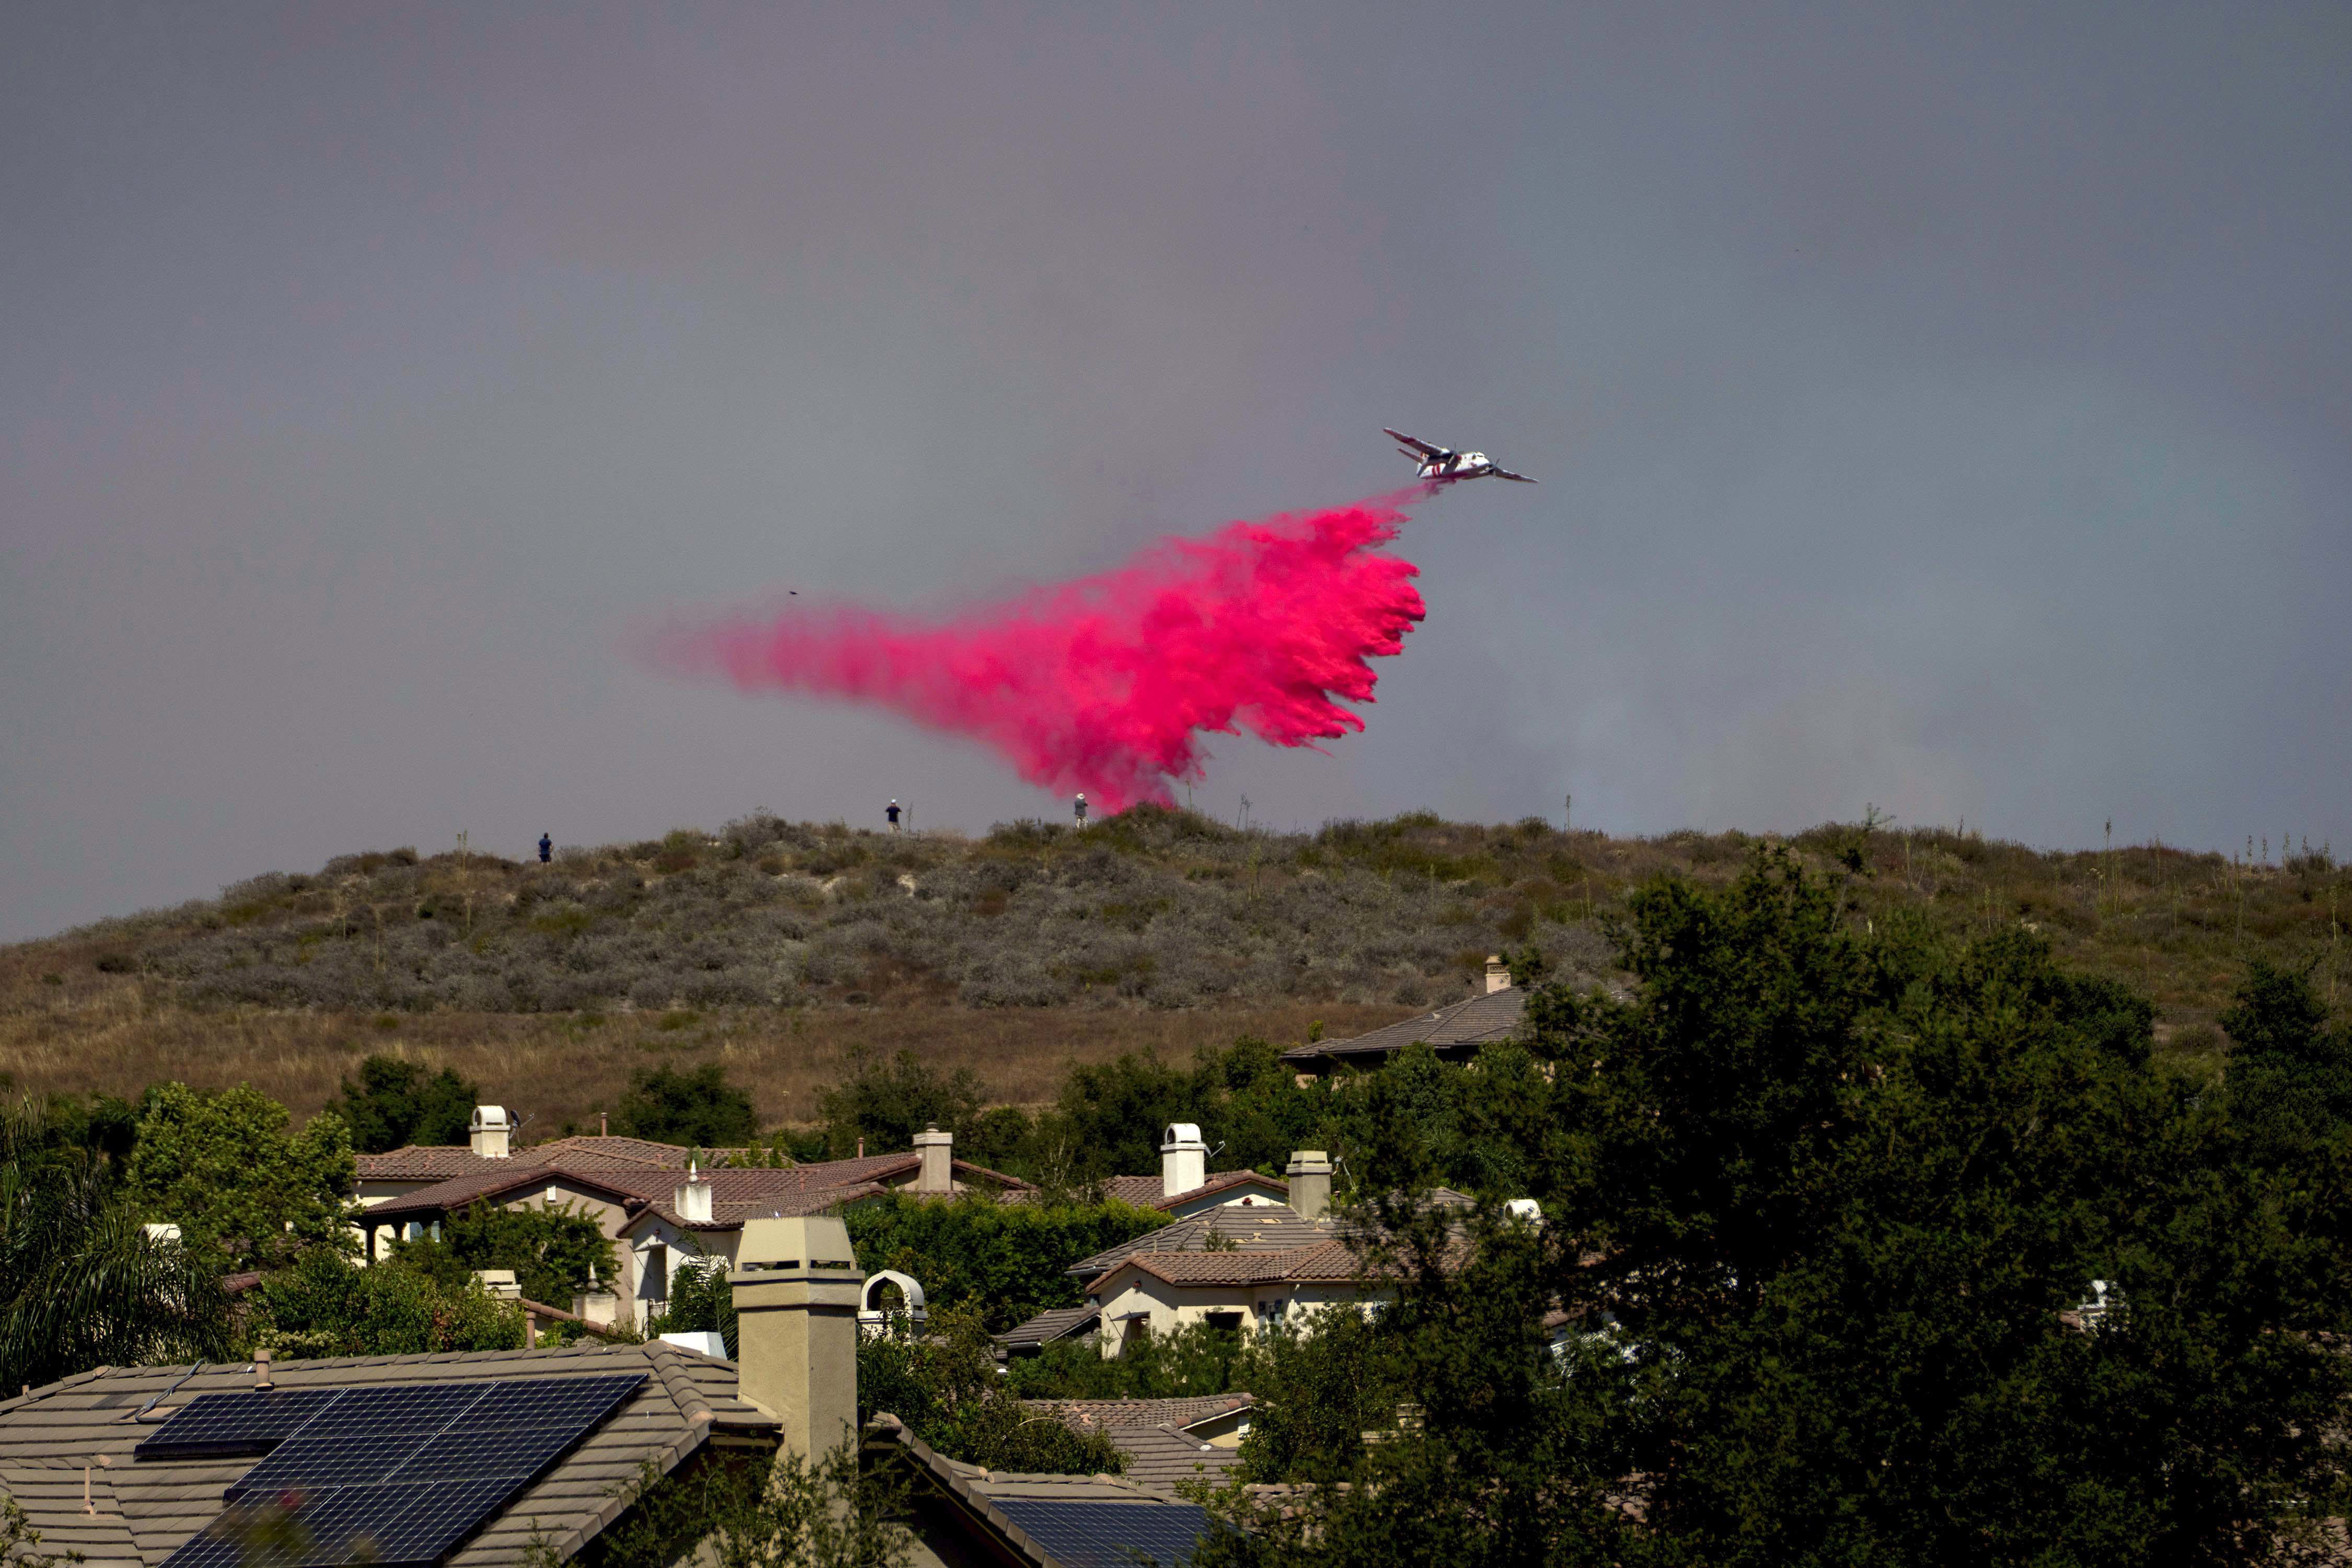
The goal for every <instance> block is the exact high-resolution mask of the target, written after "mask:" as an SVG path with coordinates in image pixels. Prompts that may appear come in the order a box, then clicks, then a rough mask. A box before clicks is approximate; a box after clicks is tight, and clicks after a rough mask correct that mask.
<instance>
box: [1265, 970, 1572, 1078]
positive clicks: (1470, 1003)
mask: <svg viewBox="0 0 2352 1568" xmlns="http://www.w3.org/2000/svg"><path fill="white" fill-rule="evenodd" d="M1527 1002H1528V994H1527V993H1526V992H1524V991H1522V990H1520V989H1519V988H1518V987H1517V986H1516V985H1507V986H1505V987H1504V988H1503V989H1502V990H1500V991H1492V992H1487V993H1486V994H1482V995H1477V996H1473V997H1471V998H1469V999H1468V1000H1467V1001H1464V1002H1455V1003H1454V1004H1452V1005H1448V1006H1444V1007H1440V1008H1439V1009H1437V1011H1435V1012H1434V1013H1424V1014H1423V1015H1422V1016H1420V1017H1418V1018H1407V1019H1406V1020H1405V1021H1404V1022H1403V1023H1402V1024H1391V1025H1390V1026H1388V1027H1386V1028H1384V1029H1374V1030H1373V1031H1372V1032H1371V1033H1370V1034H1369V1035H1357V1036H1354V1037H1350V1038H1349V1039H1345V1040H1318V1041H1316V1042H1315V1043H1314V1044H1312V1045H1306V1046H1294V1047H1291V1048H1290V1049H1289V1050H1286V1051H1285V1052H1283V1053H1282V1059H1283V1060H1284V1061H1286V1062H1298V1063H1307V1064H1312V1063H1314V1062H1318V1061H1349V1060H1356V1061H1361V1060H1363V1059H1365V1058H1371V1057H1384V1056H1388V1055H1390V1054H1391V1053H1393V1052H1396V1051H1401V1050H1402V1049H1404V1048H1405V1047H1407V1046H1410V1045H1413V1044H1416V1043H1419V1042H1424V1041H1425V1042H1427V1043H1428V1044H1430V1045H1432V1046H1434V1047H1438V1048H1439V1049H1440V1050H1444V1049H1446V1048H1448V1047H1471V1046H1480V1045H1486V1044H1489V1043H1492V1042H1494V1041H1497V1040H1507V1039H1509V1038H1510V1037H1511V1036H1512V1035H1513V1034H1514V1033H1516V1032H1517V1029H1518V1026H1519V1016H1520V1014H1521V1013H1522V1012H1523V1011H1524V1010H1525V1009H1526V1007H1527Z"/></svg>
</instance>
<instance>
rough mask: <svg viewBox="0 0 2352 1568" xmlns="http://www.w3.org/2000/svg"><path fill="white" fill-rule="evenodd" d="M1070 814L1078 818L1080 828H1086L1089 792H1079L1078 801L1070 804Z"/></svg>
mask: <svg viewBox="0 0 2352 1568" xmlns="http://www.w3.org/2000/svg"><path fill="white" fill-rule="evenodd" d="M1070 813H1071V815H1072V816H1076V818H1077V819H1078V826H1080V827H1084V826H1086V825H1087V792H1086V791H1084V790H1080V791H1079V792H1078V798H1077V799H1076V800H1074V801H1072V802H1071V803H1070Z"/></svg>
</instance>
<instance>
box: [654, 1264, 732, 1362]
mask: <svg viewBox="0 0 2352 1568" xmlns="http://www.w3.org/2000/svg"><path fill="white" fill-rule="evenodd" d="M690 1333H707V1334H717V1335H718V1336H719V1341H720V1342H721V1343H723V1344H724V1345H725V1346H726V1347H727V1353H728V1355H729V1356H730V1357H732V1356H733V1355H734V1354H735V1348H736V1340H735V1287H734V1286H733V1285H731V1284H730V1283H729V1282H728V1279H727V1260H726V1259H725V1258H688V1259H687V1260H686V1261H684V1262H682V1263H680V1264H679V1265H678V1266H677V1268H674V1269H672V1270H671V1271H670V1276H669V1300H668V1302H667V1304H666V1305H665V1306H664V1308H663V1309H662V1310H661V1311H659V1312H658V1313H656V1314H655V1316H654V1320H653V1321H651V1322H650V1323H647V1324H646V1338H648V1339H652V1338H656V1337H657V1336H659V1335H662V1334H690Z"/></svg>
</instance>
